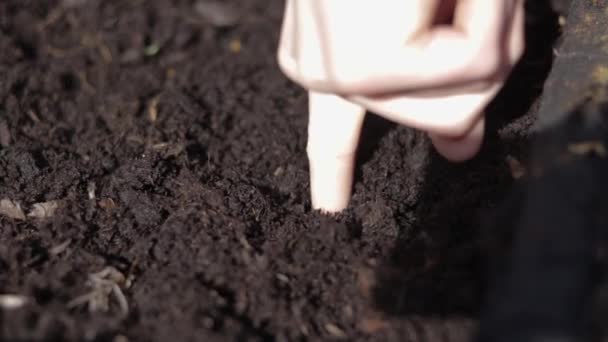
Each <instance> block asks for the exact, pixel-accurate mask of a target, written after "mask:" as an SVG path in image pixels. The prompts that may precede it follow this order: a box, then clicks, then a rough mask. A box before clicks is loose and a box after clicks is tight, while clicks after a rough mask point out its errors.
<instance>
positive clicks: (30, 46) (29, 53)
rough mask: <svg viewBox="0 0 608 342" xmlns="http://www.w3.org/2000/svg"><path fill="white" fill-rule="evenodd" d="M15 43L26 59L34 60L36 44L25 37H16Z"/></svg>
mask: <svg viewBox="0 0 608 342" xmlns="http://www.w3.org/2000/svg"><path fill="white" fill-rule="evenodd" d="M15 45H17V47H18V48H19V49H20V50H21V51H22V52H23V57H25V59H28V60H35V59H36V58H37V57H38V49H36V44H34V43H33V42H30V41H27V40H25V39H23V38H22V39H18V40H17V41H15Z"/></svg>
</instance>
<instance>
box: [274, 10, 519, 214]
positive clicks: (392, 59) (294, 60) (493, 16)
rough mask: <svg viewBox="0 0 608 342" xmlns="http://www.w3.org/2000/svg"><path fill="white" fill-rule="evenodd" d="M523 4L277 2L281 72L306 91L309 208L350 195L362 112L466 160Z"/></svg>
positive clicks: (340, 203) (510, 53)
mask: <svg viewBox="0 0 608 342" xmlns="http://www.w3.org/2000/svg"><path fill="white" fill-rule="evenodd" d="M523 26H524V11H523V0H379V1H361V0H359V1H351V0H331V1H328V0H287V3H286V7H285V15H284V21H283V26H282V32H281V40H280V43H279V49H278V61H279V65H280V67H281V70H282V71H283V72H284V73H285V74H286V75H287V76H288V77H289V78H290V79H292V80H293V81H295V82H296V83H298V84H300V85H302V86H303V87H305V88H307V89H308V90H309V116H310V118H309V129H308V145H307V153H308V157H309V161H310V173H311V194H312V202H313V207H314V208H315V209H321V210H324V211H327V212H337V211H340V210H342V209H344V208H345V207H346V206H347V205H348V201H349V199H350V195H351V186H352V177H353V168H354V162H355V154H356V148H357V144H358V139H359V135H360V130H361V127H362V123H363V118H364V115H365V110H370V111H372V112H374V113H377V114H379V115H382V116H384V117H386V118H388V119H389V120H392V121H395V122H397V123H400V124H404V125H407V126H410V127H414V128H417V129H420V130H423V131H426V132H428V134H429V136H430V138H431V140H432V142H433V144H434V146H435V148H436V149H437V150H438V152H439V153H441V154H442V155H443V156H444V157H446V158H447V159H449V160H452V161H463V160H467V159H469V158H471V157H473V156H474V155H475V154H476V153H477V152H478V150H479V148H480V145H481V142H482V139H483V133H484V118H483V111H484V108H485V106H486V105H487V104H488V103H489V102H490V101H491V100H492V98H493V97H494V96H495V95H496V93H497V92H498V91H499V90H500V88H501V87H502V85H503V84H504V81H505V79H506V78H507V76H508V74H509V72H510V71H511V69H512V68H513V66H514V65H515V63H516V62H517V61H518V60H519V58H520V57H521V55H522V53H523V49H524V34H523V31H524V28H523Z"/></svg>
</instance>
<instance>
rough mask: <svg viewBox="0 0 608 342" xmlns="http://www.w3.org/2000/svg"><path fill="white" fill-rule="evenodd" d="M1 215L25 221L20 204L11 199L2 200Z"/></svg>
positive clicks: (0, 205) (0, 203) (0, 202)
mask: <svg viewBox="0 0 608 342" xmlns="http://www.w3.org/2000/svg"><path fill="white" fill-rule="evenodd" d="M0 215H3V216H6V217H10V218H12V219H15V220H25V214H24V213H23V209H21V205H19V203H17V202H14V201H11V200H9V199H6V198H5V199H2V200H0Z"/></svg>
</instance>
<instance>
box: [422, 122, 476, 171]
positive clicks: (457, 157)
mask: <svg viewBox="0 0 608 342" xmlns="http://www.w3.org/2000/svg"><path fill="white" fill-rule="evenodd" d="M484 131H485V120H484V119H483V116H482V117H480V119H479V120H478V121H477V123H476V124H475V125H474V126H473V129H471V131H470V132H468V133H467V134H466V135H465V136H464V137H461V138H451V137H444V136H441V135H437V134H429V137H430V138H431V141H432V142H433V146H435V149H436V150H437V152H439V154H441V155H442V156H443V157H444V158H446V159H447V160H450V161H453V162H463V161H466V160H469V159H471V158H473V157H474V156H475V155H476V154H477V153H478V152H479V150H480V149H481V145H482V142H483V135H484Z"/></svg>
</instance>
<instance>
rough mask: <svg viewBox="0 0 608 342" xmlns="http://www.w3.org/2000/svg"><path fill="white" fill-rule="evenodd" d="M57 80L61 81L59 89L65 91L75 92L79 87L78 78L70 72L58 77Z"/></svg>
mask: <svg viewBox="0 0 608 342" xmlns="http://www.w3.org/2000/svg"><path fill="white" fill-rule="evenodd" d="M59 80H60V81H61V87H62V88H63V90H65V91H69V92H72V91H76V90H78V88H79V86H80V83H79V81H78V77H76V75H74V74H73V73H71V72H66V73H63V74H61V76H59Z"/></svg>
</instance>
